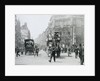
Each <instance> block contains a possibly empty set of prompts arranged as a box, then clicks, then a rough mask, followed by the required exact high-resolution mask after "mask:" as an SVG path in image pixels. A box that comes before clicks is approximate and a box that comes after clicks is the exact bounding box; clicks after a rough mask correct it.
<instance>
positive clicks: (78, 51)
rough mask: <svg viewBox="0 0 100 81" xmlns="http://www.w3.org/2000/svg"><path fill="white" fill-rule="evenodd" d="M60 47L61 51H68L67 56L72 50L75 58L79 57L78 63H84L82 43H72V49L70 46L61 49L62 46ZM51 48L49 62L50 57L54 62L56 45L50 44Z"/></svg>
mask: <svg viewBox="0 0 100 81" xmlns="http://www.w3.org/2000/svg"><path fill="white" fill-rule="evenodd" d="M60 49H61V52H62V53H68V56H70V55H71V53H72V52H74V53H75V58H76V59H77V58H78V57H79V58H80V64H81V65H83V64H84V44H79V45H74V49H73V51H72V48H71V47H66V48H64V49H63V50H62V48H60ZM51 50H52V52H51V55H50V60H49V62H51V60H52V58H53V60H54V62H55V61H56V59H55V54H56V47H55V46H54V45H52V48H51Z"/></svg>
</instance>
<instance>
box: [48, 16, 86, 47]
mask: <svg viewBox="0 0 100 81" xmlns="http://www.w3.org/2000/svg"><path fill="white" fill-rule="evenodd" d="M48 27H49V29H51V30H50V32H51V33H54V32H55V31H58V32H61V34H62V41H61V43H64V44H70V45H72V44H75V43H77V44H78V43H82V42H84V15H53V16H52V17H51V19H50V22H49V25H48ZM52 29H53V30H52Z"/></svg>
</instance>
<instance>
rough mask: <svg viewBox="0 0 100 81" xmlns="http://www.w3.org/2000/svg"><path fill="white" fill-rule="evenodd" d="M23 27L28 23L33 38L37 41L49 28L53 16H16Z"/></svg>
mask: <svg viewBox="0 0 100 81" xmlns="http://www.w3.org/2000/svg"><path fill="white" fill-rule="evenodd" d="M16 16H17V18H18V19H19V20H20V22H21V26H22V25H23V24H24V23H25V22H26V23H27V26H28V29H29V30H30V33H31V38H33V39H36V38H37V37H38V36H39V35H40V34H42V33H43V32H44V31H45V29H46V28H47V27H48V23H49V20H50V18H51V16H52V15H31V14H30V15H23V14H21V15H16Z"/></svg>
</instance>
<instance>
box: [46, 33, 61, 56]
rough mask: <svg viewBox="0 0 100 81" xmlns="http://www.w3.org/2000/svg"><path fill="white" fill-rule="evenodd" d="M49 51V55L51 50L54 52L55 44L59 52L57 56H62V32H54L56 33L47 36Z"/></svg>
mask: <svg viewBox="0 0 100 81" xmlns="http://www.w3.org/2000/svg"><path fill="white" fill-rule="evenodd" d="M47 39H48V40H47V48H48V49H47V51H48V56H50V54H51V52H52V50H51V49H52V45H53V44H54V46H55V53H56V54H57V57H59V56H60V51H61V49H60V41H61V34H60V32H54V35H53V34H52V35H51V34H49V36H48V37H47Z"/></svg>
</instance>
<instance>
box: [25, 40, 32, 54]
mask: <svg viewBox="0 0 100 81" xmlns="http://www.w3.org/2000/svg"><path fill="white" fill-rule="evenodd" d="M27 52H29V54H30V53H33V54H34V40H33V39H25V55H26V53H27Z"/></svg>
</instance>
